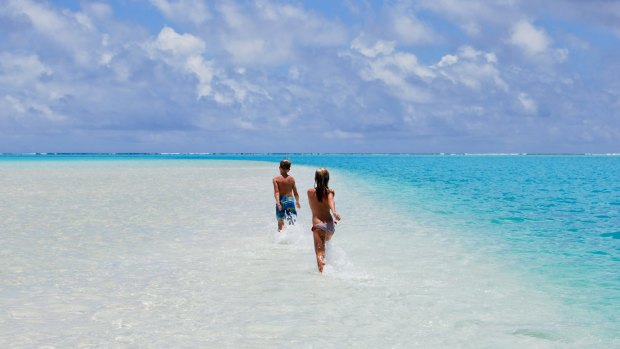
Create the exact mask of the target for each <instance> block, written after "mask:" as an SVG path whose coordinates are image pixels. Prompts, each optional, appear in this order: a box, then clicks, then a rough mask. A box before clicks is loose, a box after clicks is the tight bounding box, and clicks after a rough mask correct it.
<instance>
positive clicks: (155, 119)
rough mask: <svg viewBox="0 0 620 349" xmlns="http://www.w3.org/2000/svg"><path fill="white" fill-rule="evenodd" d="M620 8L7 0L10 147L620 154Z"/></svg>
mask: <svg viewBox="0 0 620 349" xmlns="http://www.w3.org/2000/svg"><path fill="white" fill-rule="evenodd" d="M619 61H620V1H615V0H588V1H586V0H539V1H530V0H495V1H493V0H468V1H460V0H418V1H399V0H393V1H368V0H357V1H354V0H342V1H335V0H306V1H275V0H255V1H249V0H248V1H245V0H222V1H217V0H210V1H206V0H110V1H79V0H75V1H46V0H37V1H32V0H0V152H4V153H23V152H278V153H288V152H295V153H297V152H344V153H348V152H355V153H357V152H361V153H368V152H370V153H392V152H396V153H437V152H448V153H463V152H466V153H496V152H497V153H619V152H620V112H619V109H620V63H619Z"/></svg>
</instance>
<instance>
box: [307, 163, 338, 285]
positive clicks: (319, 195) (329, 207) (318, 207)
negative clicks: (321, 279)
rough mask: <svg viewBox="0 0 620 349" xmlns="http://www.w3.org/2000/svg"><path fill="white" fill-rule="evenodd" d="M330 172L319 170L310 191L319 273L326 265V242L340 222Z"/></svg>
mask: <svg viewBox="0 0 620 349" xmlns="http://www.w3.org/2000/svg"><path fill="white" fill-rule="evenodd" d="M328 184H329V172H328V171H327V169H326V168H319V169H318V170H316V173H315V174H314V188H310V189H308V203H309V204H310V210H311V211H312V233H313V234H314V252H315V253H316V264H317V266H318V267H319V272H321V273H322V272H323V266H324V265H325V241H329V240H330V239H331V238H332V236H333V235H334V233H335V232H336V227H335V222H334V218H335V219H336V221H339V220H340V215H339V214H338V212H336V203H335V202H334V195H335V193H334V190H333V189H331V188H330V187H329V185H328ZM332 214H333V218H332Z"/></svg>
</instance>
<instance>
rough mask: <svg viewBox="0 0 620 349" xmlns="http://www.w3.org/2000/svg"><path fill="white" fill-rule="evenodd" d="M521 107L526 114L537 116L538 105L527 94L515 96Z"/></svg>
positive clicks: (522, 93)
mask: <svg viewBox="0 0 620 349" xmlns="http://www.w3.org/2000/svg"><path fill="white" fill-rule="evenodd" d="M517 99H518V100H519V103H520V104H521V107H522V108H523V110H524V111H525V112H526V113H527V114H537V113H538V104H537V103H536V101H535V100H534V99H532V97H530V96H529V95H528V94H527V93H524V92H521V93H519V95H518V96H517Z"/></svg>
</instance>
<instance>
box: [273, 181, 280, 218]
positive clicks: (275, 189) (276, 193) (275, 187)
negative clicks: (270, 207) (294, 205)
mask: <svg viewBox="0 0 620 349" xmlns="http://www.w3.org/2000/svg"><path fill="white" fill-rule="evenodd" d="M273 197H274V198H275V199H276V205H277V206H278V210H281V209H282V205H280V189H279V188H278V182H277V181H276V179H275V177H274V179H273Z"/></svg>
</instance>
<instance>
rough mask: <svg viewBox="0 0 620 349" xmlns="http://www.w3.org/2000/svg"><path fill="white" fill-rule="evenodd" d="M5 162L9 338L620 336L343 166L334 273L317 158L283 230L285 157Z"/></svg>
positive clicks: (271, 340)
mask: <svg viewBox="0 0 620 349" xmlns="http://www.w3.org/2000/svg"><path fill="white" fill-rule="evenodd" d="M0 166H1V167H0V169H1V172H2V176H0V212H1V213H2V228H1V230H2V231H1V234H0V273H1V277H0V296H1V297H0V347H2V348H9V347H10V348H37V347H47V348H80V347H84V348H89V347H114V348H117V347H118V348H123V347H127V348H136V347H138V348H164V347H175V348H195V347H201V348H221V347H228V348H241V347H248V348H274V347H278V348H279V347H286V348H347V347H361V348H375V347H378V348H384V347H394V348H411V347H422V348H431V347H433V348H438V347H443V348H453V347H460V348H485V347H488V348H524V347H525V348H558V347H561V348H581V347H600V348H603V347H609V346H610V345H612V346H613V345H617V344H618V343H617V342H614V341H613V340H610V339H609V338H607V339H601V338H604V337H601V335H600V334H598V333H596V332H595V331H592V326H591V324H588V323H582V322H580V320H575V319H580V317H579V316H575V317H571V314H567V313H566V311H565V309H563V308H562V307H561V306H560V305H558V304H555V302H554V300H553V298H552V297H549V295H546V294H543V293H542V292H539V291H537V290H536V287H535V285H528V284H527V283H524V282H523V281H520V280H519V279H518V278H517V277H514V276H511V275H510V273H509V272H506V271H503V270H501V267H500V266H499V265H498V264H496V263H494V262H492V261H488V260H485V258H484V256H481V255H477V254H476V253H475V251H473V252H472V251H468V250H465V249H464V248H463V247H462V245H461V244H460V243H459V241H458V239H456V238H454V237H451V236H450V235H449V234H447V232H441V231H437V229H436V228H431V227H425V226H424V225H421V224H420V223H419V222H416V221H415V217H408V216H407V215H406V213H405V212H406V210H400V209H397V208H394V207H390V206H389V204H387V205H383V204H382V203H381V202H380V200H379V199H378V198H377V197H376V192H374V191H373V190H374V189H372V188H371V187H369V186H368V184H367V183H364V182H363V181H362V180H361V179H355V178H344V176H345V174H344V173H340V172H338V171H333V172H332V187H334V188H335V189H336V193H337V195H336V202H337V205H338V210H339V211H340V213H341V214H342V216H343V220H342V222H341V224H338V226H337V232H336V235H335V237H334V240H333V243H331V244H330V245H329V247H328V265H327V268H326V272H325V273H324V274H323V275H321V274H319V273H318V272H317V271H316V265H315V260H314V252H313V248H312V241H311V234H310V230H309V227H310V224H309V223H310V222H309V221H310V218H309V215H308V207H307V203H306V198H305V189H307V188H309V187H310V186H311V185H312V178H313V171H312V169H310V168H304V167H300V166H295V164H294V165H293V170H292V172H291V173H292V174H293V175H294V176H295V177H296V178H297V183H298V187H299V188H300V191H301V192H300V194H301V197H302V210H301V212H300V216H299V220H298V224H297V225H296V226H294V227H290V228H288V229H287V231H286V232H285V233H282V234H278V233H277V232H276V231H275V230H276V224H275V217H274V199H273V192H272V187H271V178H272V177H273V176H274V175H275V174H277V164H269V163H257V162H244V161H214V160H213V161H211V160H210V161H176V160H165V161H162V160H159V161H145V160H142V161H65V162H48V161H42V162H21V163H20V162H5V163H0ZM369 198H370V199H369ZM573 315H575V314H573Z"/></svg>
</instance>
